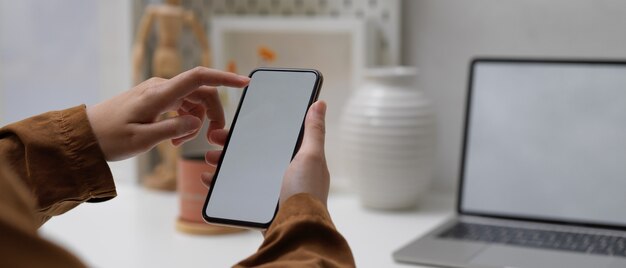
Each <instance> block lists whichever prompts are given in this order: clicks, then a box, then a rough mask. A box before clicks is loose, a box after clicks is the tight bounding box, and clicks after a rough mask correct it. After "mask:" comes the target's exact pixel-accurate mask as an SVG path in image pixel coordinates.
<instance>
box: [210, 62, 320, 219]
mask: <svg viewBox="0 0 626 268" xmlns="http://www.w3.org/2000/svg"><path fill="white" fill-rule="evenodd" d="M322 81H323V78H322V74H321V73H320V72H319V71H317V70H313V69H276V68H260V69H256V70H254V71H252V73H250V83H249V84H248V86H247V87H246V88H244V90H243V93H242V96H241V99H240V101H239V106H238V107H237V111H236V113H235V116H234V119H233V121H232V124H231V127H230V134H229V135H228V138H227V140H226V144H225V145H224V148H223V153H222V156H221V158H220V159H219V162H218V165H217V168H216V170H215V174H214V176H213V181H212V183H211V188H210V189H209V193H208V196H207V198H206V201H205V202H204V208H203V210H202V216H203V218H204V219H205V220H206V221H207V222H209V223H213V224H220V225H231V226H238V227H246V228H254V229H266V228H267V227H269V225H270V224H271V223H272V220H274V217H275V215H276V212H277V211H278V200H279V195H280V188H281V185H282V180H283V176H284V174H285V171H286V170H287V167H288V166H289V163H291V160H292V159H293V157H294V156H295V154H296V153H297V151H298V149H299V147H300V142H301V140H302V134H303V131H304V118H305V116H306V113H307V111H308V108H309V106H311V104H313V102H315V101H316V100H317V97H318V96H319V92H320V89H321V87H322Z"/></svg>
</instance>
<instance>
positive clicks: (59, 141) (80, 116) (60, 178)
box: [0, 106, 354, 267]
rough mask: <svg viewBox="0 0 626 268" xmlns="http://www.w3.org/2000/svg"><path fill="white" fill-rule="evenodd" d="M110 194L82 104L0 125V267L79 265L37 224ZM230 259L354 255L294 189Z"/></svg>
mask: <svg viewBox="0 0 626 268" xmlns="http://www.w3.org/2000/svg"><path fill="white" fill-rule="evenodd" d="M115 196H116V192H115V185H114V183H113V177H112V175H111V171H110V170H109V167H108V165H107V163H106V161H105V159H104V155H103V154H102V151H101V150H100V147H99V145H98V143H97V140H96V138H95V136H94V134H93V131H92V129H91V126H90V124H89V121H88V120H87V115H86V113H85V106H78V107H74V108H71V109H67V110H63V111H54V112H49V113H45V114H42V115H38V116H35V117H32V118H29V119H26V120H23V121H19V122H17V123H13V124H11V125H8V126H6V127H4V128H2V129H0V267H84V264H83V263H82V262H81V261H80V260H79V259H78V258H76V257H75V256H74V255H72V254H71V253H69V252H67V251H66V250H64V249H63V248H61V247H59V246H57V245H55V244H54V243H52V242H49V241H47V240H45V239H43V238H41V237H40V236H39V235H38V233H37V229H38V228H39V227H40V226H41V225H42V224H44V223H45V222H46V221H47V220H48V219H50V218H51V217H53V216H57V215H60V214H63V213H64V212H66V211H68V210H70V209H72V208H74V207H76V206H77V205H79V204H81V203H82V202H101V201H106V200H108V199H111V198H113V197H115ZM112 246H113V245H112ZM236 266H237V267H249V266H254V267H265V266H267V267H270V266H271V267H276V266H284V267H307V266H314V267H319V266H322V267H354V259H353V257H352V253H351V251H350V248H349V246H348V243H347V242H346V240H345V239H344V238H343V237H342V236H341V234H339V232H337V230H336V229H335V227H334V225H333V223H332V221H331V219H330V215H329V214H328V211H327V210H326V208H325V207H324V205H322V204H321V202H319V201H318V200H316V199H314V198H312V197H311V196H309V195H307V194H299V195H296V196H293V197H291V198H289V199H288V200H287V201H286V202H285V203H284V204H283V205H282V206H281V207H280V209H279V211H278V214H277V215H276V218H275V220H274V223H273V224H272V225H271V226H270V228H269V229H268V230H267V232H266V234H265V241H264V242H263V244H262V245H261V247H260V248H259V250H258V251H257V252H256V253H255V254H254V255H252V256H250V257H248V258H247V259H245V260H243V261H241V262H240V263H239V264H237V265H236Z"/></svg>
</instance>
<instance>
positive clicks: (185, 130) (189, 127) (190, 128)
mask: <svg viewBox="0 0 626 268" xmlns="http://www.w3.org/2000/svg"><path fill="white" fill-rule="evenodd" d="M200 127H202V121H201V120H200V119H199V118H197V117H195V116H193V115H181V116H176V117H171V118H167V119H163V120H161V121H158V122H154V123H150V124H143V125H141V128H142V129H141V130H140V131H141V135H142V137H143V138H144V139H145V140H146V142H148V143H150V144H156V143H159V142H161V141H163V140H167V139H174V138H178V137H183V136H185V135H189V134H191V133H193V132H196V131H198V130H199V129H200Z"/></svg>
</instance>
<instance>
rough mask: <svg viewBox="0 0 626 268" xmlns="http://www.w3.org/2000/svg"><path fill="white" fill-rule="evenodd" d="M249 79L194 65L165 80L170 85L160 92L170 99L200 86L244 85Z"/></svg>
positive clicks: (182, 95)
mask: <svg viewBox="0 0 626 268" xmlns="http://www.w3.org/2000/svg"><path fill="white" fill-rule="evenodd" d="M249 81H250V78H248V77H246V76H242V75H238V74H234V73H230V72H224V71H220V70H215V69H209V68H206V67H196V68H193V69H191V70H189V71H186V72H183V73H181V74H179V75H177V76H175V77H173V78H172V79H170V80H169V81H168V82H167V83H170V85H169V86H168V87H166V88H167V89H166V90H164V91H163V93H162V94H163V98H164V99H165V100H170V101H171V100H176V99H180V98H182V97H185V96H187V95H189V94H190V93H191V92H193V91H194V90H196V89H197V88H199V87H201V86H228V87H244V86H246V85H247V84H248V82H249Z"/></svg>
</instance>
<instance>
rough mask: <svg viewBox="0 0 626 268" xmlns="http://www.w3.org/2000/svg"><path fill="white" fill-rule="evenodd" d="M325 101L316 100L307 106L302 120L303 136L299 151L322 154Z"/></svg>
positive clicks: (324, 129) (324, 130)
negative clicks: (307, 110) (307, 109)
mask: <svg viewBox="0 0 626 268" xmlns="http://www.w3.org/2000/svg"><path fill="white" fill-rule="evenodd" d="M325 118H326V103H325V102H324V101H317V102H315V103H314V104H313V105H311V107H310V108H309V112H308V113H307V115H306V119H305V120H304V137H303V139H302V146H301V147H300V150H301V151H306V152H309V153H322V154H324V135H325V134H326V119H325Z"/></svg>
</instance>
